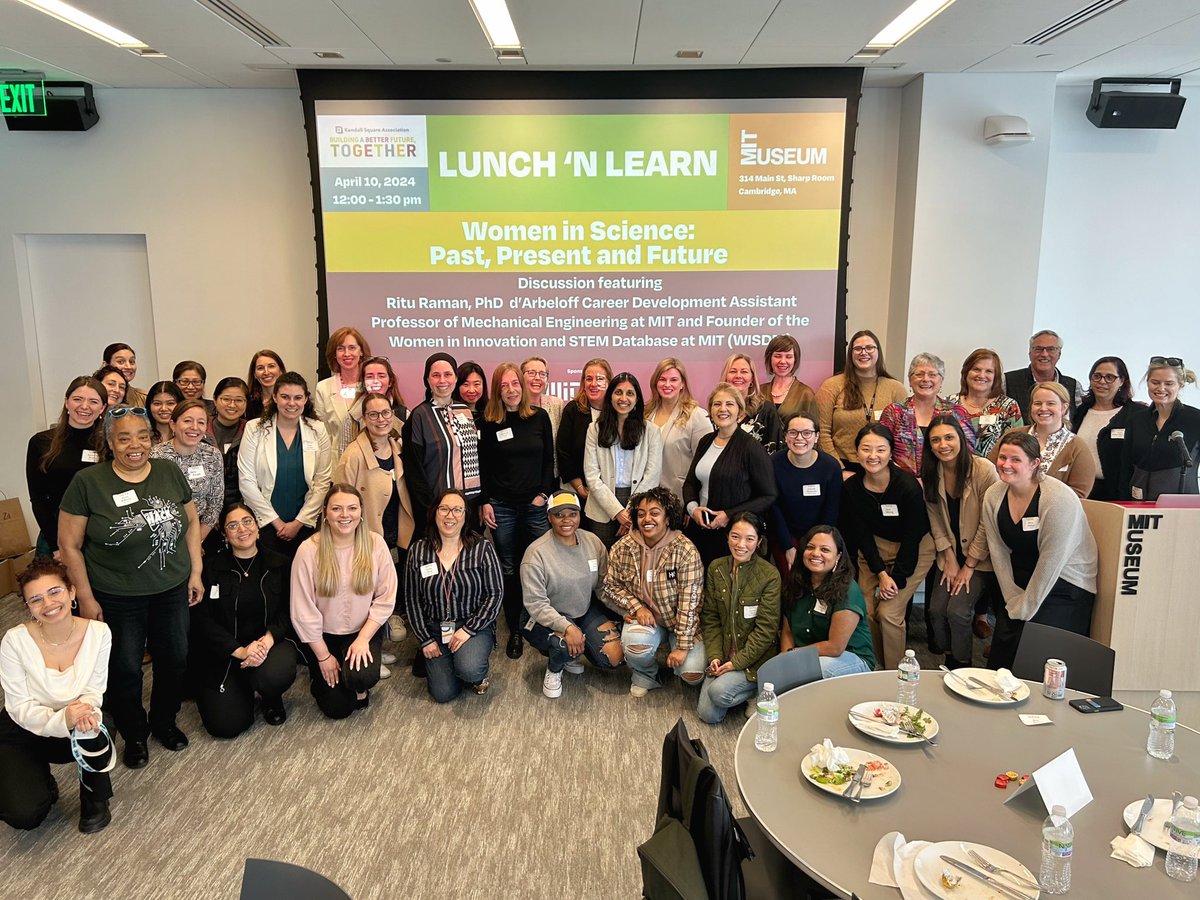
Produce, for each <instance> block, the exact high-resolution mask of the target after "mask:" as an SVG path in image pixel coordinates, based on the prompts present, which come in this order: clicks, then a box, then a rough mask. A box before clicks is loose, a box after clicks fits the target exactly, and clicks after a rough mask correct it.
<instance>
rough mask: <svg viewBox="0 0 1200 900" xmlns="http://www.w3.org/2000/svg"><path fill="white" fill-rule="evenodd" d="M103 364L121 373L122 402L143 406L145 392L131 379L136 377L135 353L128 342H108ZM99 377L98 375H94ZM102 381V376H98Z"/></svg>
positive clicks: (144, 403)
mask: <svg viewBox="0 0 1200 900" xmlns="http://www.w3.org/2000/svg"><path fill="white" fill-rule="evenodd" d="M103 359H104V365H105V366H106V367H111V368H114V369H116V370H117V371H118V372H120V373H121V377H122V378H123V379H125V385H126V392H125V395H124V396H123V397H122V399H121V402H122V403H128V404H129V405H130V406H145V405H146V392H145V391H143V390H140V389H139V388H135V387H134V386H133V379H134V378H136V377H137V370H138V367H137V354H136V353H134V352H133V348H132V347H130V346H129V345H128V344H121V343H116V344H109V345H108V346H107V347H105V348H104V354H103ZM96 377H97V378H100V376H99V375H97V376H96ZM100 380H101V381H103V380H104V379H103V378H100Z"/></svg>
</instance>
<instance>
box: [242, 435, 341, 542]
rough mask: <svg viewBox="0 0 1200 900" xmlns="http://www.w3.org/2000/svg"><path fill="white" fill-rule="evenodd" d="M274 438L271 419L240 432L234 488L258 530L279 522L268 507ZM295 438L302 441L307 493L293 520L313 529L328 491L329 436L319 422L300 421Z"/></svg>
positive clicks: (272, 510)
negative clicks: (244, 503)
mask: <svg viewBox="0 0 1200 900" xmlns="http://www.w3.org/2000/svg"><path fill="white" fill-rule="evenodd" d="M275 437H276V431H275V417H274V416H272V417H271V418H270V419H268V420H267V421H266V422H263V421H261V420H256V421H253V422H249V423H248V424H247V425H246V427H245V429H244V430H243V431H242V443H241V446H240V448H239V449H238V488H239V489H240V490H241V492H242V499H243V500H244V501H246V505H247V506H249V507H250V508H251V509H252V510H254V517H255V518H256V519H258V524H259V527H260V528H261V527H265V526H267V525H269V524H271V523H272V522H274V521H275V520H276V519H278V518H279V514H278V513H276V512H275V508H274V507H273V506H271V494H272V493H273V492H274V490H275V464H276V458H275ZM299 437H300V440H301V441H303V450H304V480H305V481H306V482H308V493H306V494H305V495H304V506H303V507H301V509H300V514H299V515H297V516H296V520H297V521H299V522H303V523H304V524H305V525H307V526H308V527H309V528H316V527H317V517H318V516H319V515H320V514H321V504H323V503H324V502H325V493H326V491H328V490H329V483H330V476H331V473H332V470H333V454H332V453H331V452H330V450H329V435H328V434H326V432H325V429H324V428H322V427H321V424H320V423H319V422H318V423H317V424H315V425H314V424H313V423H312V422H310V421H309V420H307V419H301V420H300V434H299Z"/></svg>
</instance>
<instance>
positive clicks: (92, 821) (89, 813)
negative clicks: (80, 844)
mask: <svg viewBox="0 0 1200 900" xmlns="http://www.w3.org/2000/svg"><path fill="white" fill-rule="evenodd" d="M111 821H112V813H111V812H110V811H109V809H108V798H107V797H105V798H103V799H97V798H96V797H95V796H93V794H92V792H91V791H89V790H88V789H87V788H85V787H82V786H81V787H80V789H79V830H80V831H82V832H83V833H84V834H95V833H96V832H97V831H103V830H104V828H105V827H106V826H107V825H108V823H109V822H111Z"/></svg>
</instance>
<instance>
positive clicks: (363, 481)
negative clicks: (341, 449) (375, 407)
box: [333, 431, 416, 550]
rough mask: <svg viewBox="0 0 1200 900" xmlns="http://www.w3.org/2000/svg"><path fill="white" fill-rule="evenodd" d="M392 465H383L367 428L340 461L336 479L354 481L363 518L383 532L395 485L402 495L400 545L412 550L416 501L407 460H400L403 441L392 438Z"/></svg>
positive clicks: (378, 532) (351, 444)
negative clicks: (411, 494) (390, 467)
mask: <svg viewBox="0 0 1200 900" xmlns="http://www.w3.org/2000/svg"><path fill="white" fill-rule="evenodd" d="M391 443H392V465H393V466H395V468H394V469H393V470H392V471H391V472H389V471H388V470H387V469H384V468H381V467H380V465H379V459H378V458H377V457H376V456H375V450H374V448H372V447H371V436H370V435H369V434H367V433H366V432H365V431H364V432H362V433H361V434H359V436H358V437H356V438H355V439H354V440H353V441H351V442H350V446H349V447H347V448H346V452H345V453H343V454H342V458H341V459H339V460H338V464H337V468H336V469H334V472H333V480H334V482H337V483H343V484H352V485H354V486H355V487H356V488H358V491H359V493H360V494H362V498H363V518H364V519H366V520H367V527H368V528H370V529H371V530H372V531H373V532H375V533H376V534H378V535H380V536H382V535H383V510H384V508H385V507H386V506H387V504H388V500H390V499H391V497H392V484H393V482H394V483H395V485H396V488H397V489H398V491H399V494H400V516H399V525H400V527H399V539H398V541H397V543H398V545H399V546H400V547H401V548H402V549H404V550H407V549H408V545H409V543H411V542H412V536H413V530H414V529H415V528H416V522H415V521H414V520H413V511H412V501H411V500H410V499H409V496H408V486H407V485H406V484H405V482H404V463H403V462H401V461H400V441H399V440H397V439H396V438H392V439H391Z"/></svg>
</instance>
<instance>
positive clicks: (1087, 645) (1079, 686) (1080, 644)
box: [760, 622, 1117, 697]
mask: <svg viewBox="0 0 1200 900" xmlns="http://www.w3.org/2000/svg"><path fill="white" fill-rule="evenodd" d="M1048 659H1061V660H1062V661H1063V662H1064V663H1066V664H1067V687H1069V688H1071V690H1074V691H1082V692H1083V693H1085V694H1095V695H1096V696H1097V697H1111V696H1112V682H1113V669H1114V668H1115V667H1116V664H1117V654H1116V651H1115V650H1113V649H1112V648H1111V647H1106V646H1104V644H1101V643H1100V642H1099V641H1093V640H1092V639H1091V638H1089V637H1084V636H1083V635H1082V634H1075V633H1074V632H1073V631H1064V630H1063V629H1061V628H1053V627H1051V626H1049V625H1039V624H1038V623H1037V622H1026V623H1025V627H1024V628H1023V629H1022V630H1021V642H1020V643H1019V644H1017V655H1016V658H1015V659H1014V660H1013V667H1012V672H1013V674H1014V675H1016V676H1017V677H1018V678H1027V679H1029V680H1030V681H1041V680H1042V678H1043V676H1044V674H1045V666H1046V660H1048ZM760 671H761V670H760ZM760 677H761V676H760Z"/></svg>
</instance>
